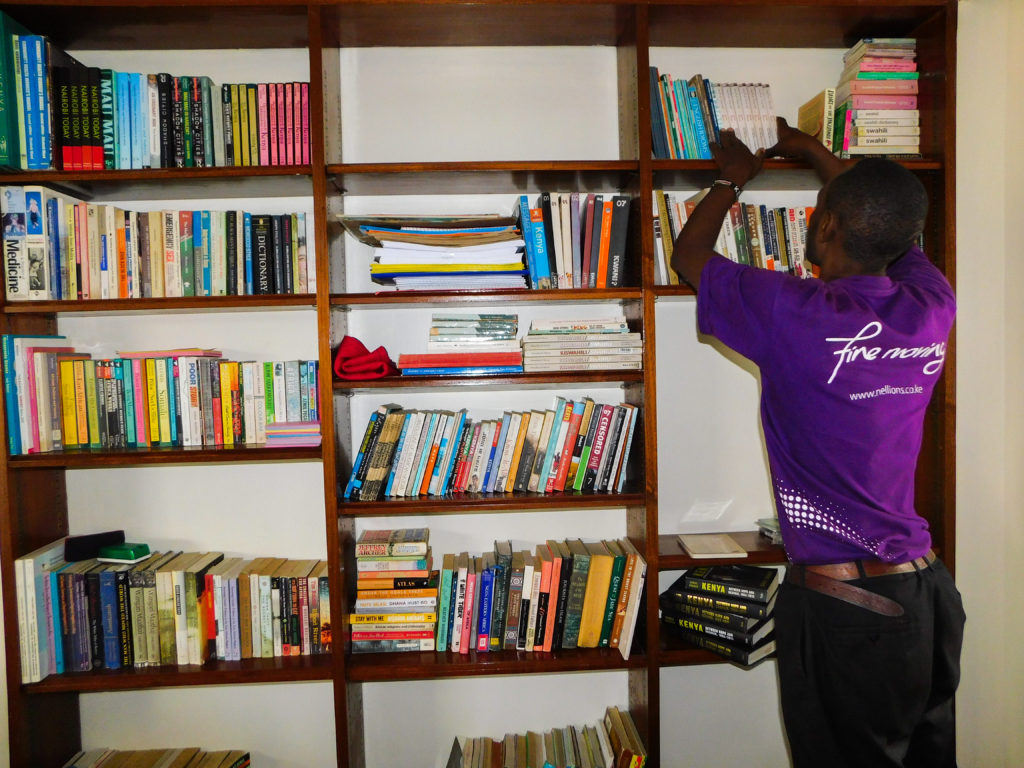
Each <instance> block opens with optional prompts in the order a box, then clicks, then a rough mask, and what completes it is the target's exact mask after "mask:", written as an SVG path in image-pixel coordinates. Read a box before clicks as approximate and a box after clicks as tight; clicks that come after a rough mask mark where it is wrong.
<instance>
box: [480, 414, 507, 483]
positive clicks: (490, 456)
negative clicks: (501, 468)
mask: <svg viewBox="0 0 1024 768" xmlns="http://www.w3.org/2000/svg"><path fill="white" fill-rule="evenodd" d="M502 426H504V424H502ZM497 432H498V434H496V435H492V437H491V447H490V448H486V447H485V448H484V450H485V451H486V454H487V461H486V462H485V463H484V473H483V479H482V480H481V481H480V490H481V491H486V490H487V482H488V481H489V480H490V479H491V470H492V469H493V468H494V456H495V454H496V453H497V450H498V443H496V442H495V441H494V437H498V438H499V439H500V438H501V435H500V432H501V427H498V428H497Z"/></svg>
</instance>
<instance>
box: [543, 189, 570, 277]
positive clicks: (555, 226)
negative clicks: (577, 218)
mask: <svg viewBox="0 0 1024 768" xmlns="http://www.w3.org/2000/svg"><path fill="white" fill-rule="evenodd" d="M550 197H551V238H552V239H551V240H549V241H548V242H553V243H554V246H555V274H554V275H552V276H551V277H552V280H553V285H552V286H551V287H552V288H565V285H564V283H565V253H564V251H563V250H562V215H561V213H560V210H559V209H560V206H561V198H562V196H561V194H559V193H558V192H552V193H551V195H550ZM570 258H571V256H570Z"/></svg>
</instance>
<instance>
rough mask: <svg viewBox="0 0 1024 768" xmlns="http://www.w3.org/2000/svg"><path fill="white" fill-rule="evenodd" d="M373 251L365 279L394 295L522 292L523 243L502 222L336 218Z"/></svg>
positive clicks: (507, 221) (509, 223) (511, 223)
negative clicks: (390, 289) (389, 288)
mask: <svg viewBox="0 0 1024 768" xmlns="http://www.w3.org/2000/svg"><path fill="white" fill-rule="evenodd" d="M339 219H340V221H341V222H342V224H343V225H344V226H345V229H346V231H348V232H349V234H351V235H353V236H354V237H356V238H357V239H358V240H360V241H361V242H363V243H365V244H367V245H371V246H373V247H374V249H375V250H374V256H373V260H372V261H371V263H370V279H372V280H373V281H374V282H375V283H381V284H384V285H394V286H395V287H396V288H397V289H399V290H430V291H454V290H464V289H500V288H525V287H526V274H527V272H526V266H525V265H524V263H523V258H524V248H525V245H526V243H525V242H524V240H523V236H522V233H521V232H520V230H519V228H518V227H517V226H516V222H515V219H513V218H510V217H507V216H498V215H484V216H346V215H341V216H339Z"/></svg>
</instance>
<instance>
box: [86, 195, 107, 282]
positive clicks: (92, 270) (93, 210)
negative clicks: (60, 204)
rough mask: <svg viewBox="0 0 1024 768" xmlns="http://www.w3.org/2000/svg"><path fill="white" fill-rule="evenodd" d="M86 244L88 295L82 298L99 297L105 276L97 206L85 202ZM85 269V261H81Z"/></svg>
mask: <svg viewBox="0 0 1024 768" xmlns="http://www.w3.org/2000/svg"><path fill="white" fill-rule="evenodd" d="M85 213H86V216H85V218H86V228H87V229H86V244H87V247H88V251H89V295H88V296H83V297H82V298H89V299H99V298H102V296H103V282H102V281H103V278H105V277H106V275H104V274H103V273H102V271H101V269H100V253H101V246H100V224H99V206H97V205H93V204H92V203H86V205H85ZM82 269H83V270H84V269H85V263H84V262H83V263H82Z"/></svg>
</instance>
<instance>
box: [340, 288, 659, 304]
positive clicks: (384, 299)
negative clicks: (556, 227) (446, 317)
mask: <svg viewBox="0 0 1024 768" xmlns="http://www.w3.org/2000/svg"><path fill="white" fill-rule="evenodd" d="M642 297H643V292H642V290H641V289H640V288H584V289H573V290H554V289H552V290H543V291H540V290H537V291H534V290H530V289H528V288H523V289H520V290H491V291H394V290H388V291H379V292H377V293H334V294H331V299H330V301H331V304H332V306H337V307H341V306H358V307H360V308H363V307H365V308H367V309H372V308H374V307H377V308H382V309H393V308H394V306H395V305H396V304H398V305H402V306H408V307H429V306H436V305H437V304H445V305H448V306H469V305H472V304H506V303H513V302H514V303H517V304H559V303H569V304H578V303H580V302H589V301H600V302H609V301H637V300H639V299H641V298H642Z"/></svg>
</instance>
